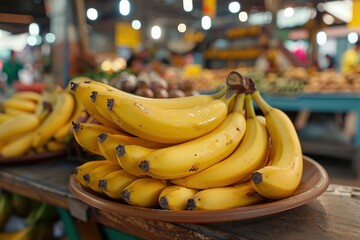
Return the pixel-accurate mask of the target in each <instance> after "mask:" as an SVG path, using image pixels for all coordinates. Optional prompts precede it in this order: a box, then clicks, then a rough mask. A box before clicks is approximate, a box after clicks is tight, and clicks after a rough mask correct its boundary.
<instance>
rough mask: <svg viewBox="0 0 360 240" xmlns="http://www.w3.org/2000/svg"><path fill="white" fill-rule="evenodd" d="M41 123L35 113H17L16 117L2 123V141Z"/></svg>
mask: <svg viewBox="0 0 360 240" xmlns="http://www.w3.org/2000/svg"><path fill="white" fill-rule="evenodd" d="M39 125H40V119H39V117H38V116H36V115H35V114H32V113H25V114H19V115H16V116H15V117H14V118H12V119H9V120H8V121H6V122H3V123H1V124H0V126H1V127H0V141H5V140H7V139H8V138H10V137H11V136H15V135H18V134H23V133H27V132H29V131H32V130H34V129H35V128H37V127H38V126H39Z"/></svg>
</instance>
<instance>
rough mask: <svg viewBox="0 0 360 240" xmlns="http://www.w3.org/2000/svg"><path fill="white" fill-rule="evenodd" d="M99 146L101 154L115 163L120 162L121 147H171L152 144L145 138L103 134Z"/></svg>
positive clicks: (99, 138)
mask: <svg viewBox="0 0 360 240" xmlns="http://www.w3.org/2000/svg"><path fill="white" fill-rule="evenodd" d="M97 141H98V145H99V150H100V152H101V154H102V155H103V156H104V157H105V158H106V159H109V160H111V161H114V162H118V160H117V153H116V148H117V146H119V145H139V146H142V147H148V148H161V147H166V146H169V145H168V144H164V143H157V142H150V141H148V140H145V139H143V138H138V137H134V136H128V135H124V134H111V133H101V134H100V135H99V136H98V138H97Z"/></svg>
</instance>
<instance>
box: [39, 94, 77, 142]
mask: <svg viewBox="0 0 360 240" xmlns="http://www.w3.org/2000/svg"><path fill="white" fill-rule="evenodd" d="M74 104H75V101H74V97H73V96H72V95H71V94H70V93H69V92H66V91H63V92H60V93H58V95H57V99H56V102H55V105H54V108H53V110H52V111H51V113H50V114H49V115H48V116H47V117H46V118H45V119H44V121H43V122H42V123H41V125H40V127H39V128H37V129H36V133H35V136H34V139H33V143H32V146H33V147H34V148H36V147H40V146H43V145H45V144H46V142H47V141H48V140H50V138H52V137H53V136H54V134H55V133H56V131H57V130H58V129H59V128H60V127H61V126H63V125H64V124H65V123H66V122H67V121H68V120H69V119H70V117H71V114H72V112H73V110H74Z"/></svg>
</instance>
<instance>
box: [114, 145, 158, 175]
mask: <svg viewBox="0 0 360 240" xmlns="http://www.w3.org/2000/svg"><path fill="white" fill-rule="evenodd" d="M155 150H156V149H153V148H146V147H141V146H138V145H121V144H120V145H118V146H117V147H116V153H117V160H118V162H119V164H120V166H121V167H122V168H123V169H124V170H126V171H127V172H128V173H131V174H133V175H135V176H139V177H145V176H148V175H147V174H146V173H145V172H144V171H143V170H141V168H139V165H140V162H141V161H142V160H144V159H146V156H148V155H149V154H150V153H152V152H154V151H155Z"/></svg>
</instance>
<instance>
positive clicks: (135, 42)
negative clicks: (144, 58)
mask: <svg viewBox="0 0 360 240" xmlns="http://www.w3.org/2000/svg"><path fill="white" fill-rule="evenodd" d="M115 44H116V46H123V47H129V48H137V47H138V46H139V45H140V44H141V32H140V30H135V29H133V28H132V27H131V24H129V23H122V22H119V23H116V25H115Z"/></svg>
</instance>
